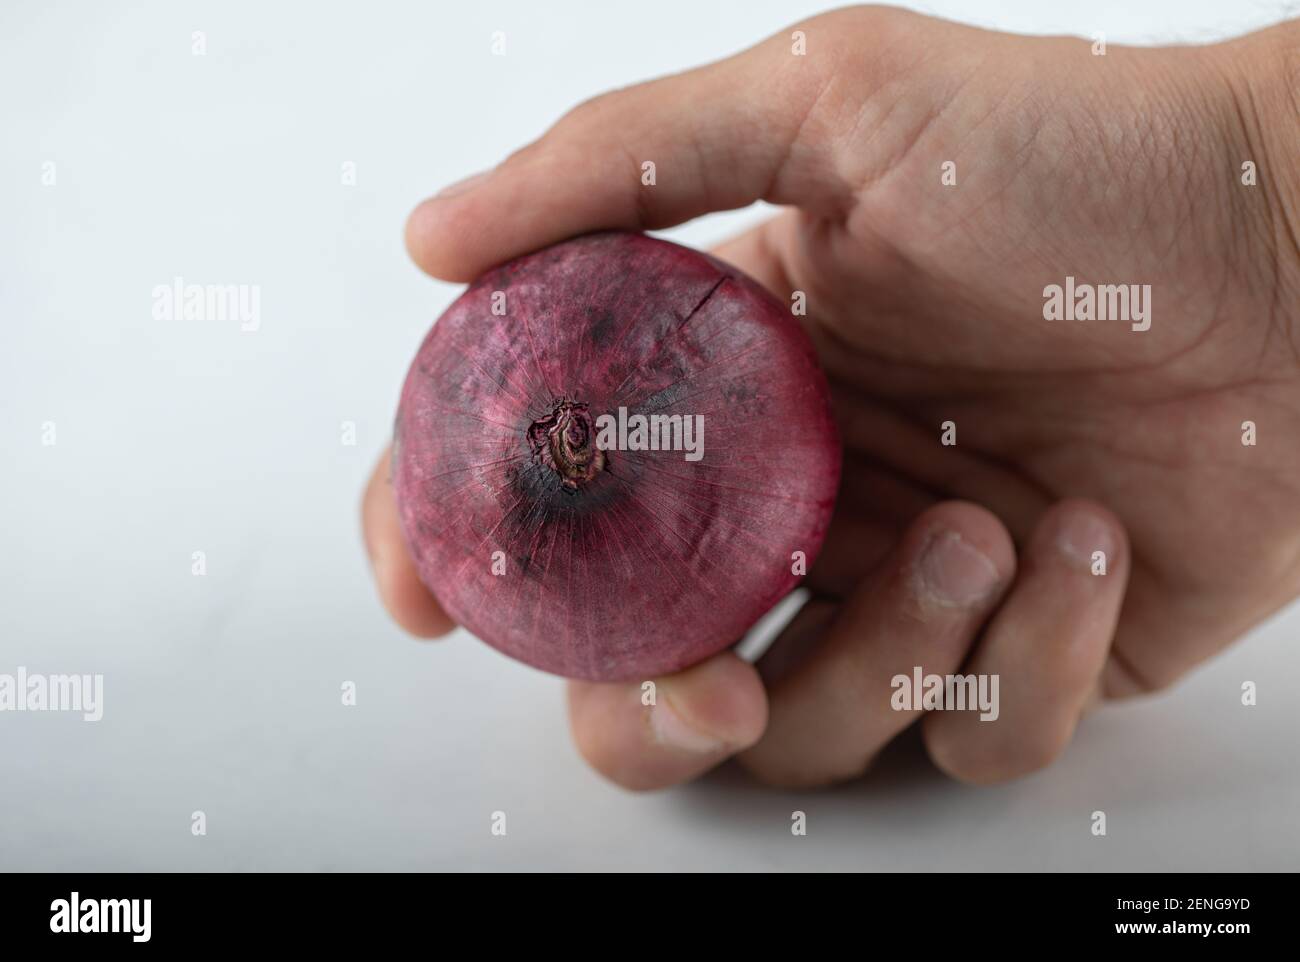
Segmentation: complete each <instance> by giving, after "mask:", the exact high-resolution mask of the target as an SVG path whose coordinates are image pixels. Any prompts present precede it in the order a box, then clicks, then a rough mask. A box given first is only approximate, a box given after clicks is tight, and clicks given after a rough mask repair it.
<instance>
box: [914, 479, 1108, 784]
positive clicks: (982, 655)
mask: <svg viewBox="0 0 1300 962" xmlns="http://www.w3.org/2000/svg"><path fill="white" fill-rule="evenodd" d="M1097 552H1101V555H1098V554H1097ZM1103 560H1104V564H1105V569H1104V570H1105V574H1095V573H1094V571H1100V570H1102V568H1101V563H1102V561H1103ZM1128 572H1129V552H1128V545H1127V541H1126V538H1125V535H1124V528H1123V526H1122V525H1121V523H1120V522H1119V520H1118V519H1117V518H1115V517H1114V515H1112V514H1111V513H1110V512H1108V511H1107V510H1105V509H1104V508H1102V507H1100V506H1099V505H1096V504H1093V503H1092V502H1088V501H1082V500H1068V501H1062V502H1058V503H1057V504H1055V505H1053V506H1052V507H1051V508H1050V509H1049V510H1048V511H1047V513H1046V514H1045V515H1044V516H1043V518H1042V519H1041V520H1040V521H1039V523H1038V525H1037V527H1036V528H1035V529H1034V533H1033V535H1032V537H1031V538H1030V541H1029V543H1028V545H1026V547H1025V550H1024V552H1023V553H1022V556H1021V564H1020V575H1019V577H1018V578H1017V580H1016V583H1015V586H1014V587H1013V588H1012V590H1011V592H1010V593H1009V594H1008V595H1007V598H1006V600H1005V601H1004V602H1003V603H1002V606H1001V608H1000V609H999V610H998V613H997V615H996V616H995V617H994V618H993V620H992V622H991V623H990V624H989V626H988V629H987V630H986V632H985V635H984V638H983V640H982V641H981V642H980V644H979V647H978V649H977V650H976V652H975V656H974V658H973V659H972V660H971V661H970V663H969V664H968V665H967V666H966V668H965V669H964V671H965V673H967V674H974V675H977V676H987V677H988V678H989V679H990V680H991V679H993V678H997V679H998V688H997V692H998V698H997V699H996V702H997V705H996V708H997V717H996V718H995V719H990V720H988V721H981V719H980V713H979V712H975V711H943V712H931V713H930V714H929V715H928V716H927V717H926V719H925V722H924V725H923V733H924V737H925V742H926V746H927V748H928V750H929V752H930V755H931V757H932V758H933V759H934V761H935V763H936V764H937V765H938V766H939V767H940V768H942V769H943V770H944V771H946V772H947V773H948V774H950V775H952V776H954V777H956V778H959V779H961V780H963V781H967V782H975V783H989V782H997V781H1003V780H1005V779H1009V778H1015V777H1017V776H1019V775H1024V774H1026V773H1028V772H1032V771H1035V770H1037V769H1039V768H1042V767H1044V766H1046V765H1047V764H1049V763H1050V762H1052V761H1053V760H1054V759H1055V758H1056V757H1057V755H1059V754H1060V752H1061V750H1062V749H1064V747H1065V746H1066V744H1067V743H1068V742H1069V741H1070V738H1071V737H1072V736H1073V734H1074V729H1075V726H1076V724H1077V723H1078V720H1079V717H1080V715H1081V714H1082V713H1083V711H1084V708H1085V705H1086V704H1087V702H1088V700H1089V697H1090V695H1091V694H1092V692H1093V691H1094V690H1095V689H1096V686H1097V683H1098V679H1099V677H1100V675H1101V671H1102V666H1103V665H1104V663H1105V661H1106V655H1107V652H1108V651H1109V649H1110V644H1111V639H1112V636H1113V635H1114V632H1115V624H1116V622H1117V620H1118V618H1119V611H1120V605H1121V604H1122V602H1123V600H1124V590H1125V585H1126V583H1127V580H1128Z"/></svg>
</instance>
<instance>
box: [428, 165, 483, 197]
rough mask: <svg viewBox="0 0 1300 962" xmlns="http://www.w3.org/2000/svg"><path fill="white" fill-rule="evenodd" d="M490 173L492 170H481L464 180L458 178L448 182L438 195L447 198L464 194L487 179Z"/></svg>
mask: <svg viewBox="0 0 1300 962" xmlns="http://www.w3.org/2000/svg"><path fill="white" fill-rule="evenodd" d="M490 173H492V171H490V170H480V171H479V172H478V173H477V174H473V175H472V176H469V177H466V178H465V179H464V180H458V181H456V182H455V183H454V184H448V185H447V186H446V187H444V188H443V189H442V190H440V191H438V196H439V197H443V198H446V197H455V196H456V195H457V194H464V193H466V192H467V191H470V190H473V189H474V188H475V187H477V186H478V185H479V184H480V183H482V182H483V181H484V180H486V179H487V176H488V174H490Z"/></svg>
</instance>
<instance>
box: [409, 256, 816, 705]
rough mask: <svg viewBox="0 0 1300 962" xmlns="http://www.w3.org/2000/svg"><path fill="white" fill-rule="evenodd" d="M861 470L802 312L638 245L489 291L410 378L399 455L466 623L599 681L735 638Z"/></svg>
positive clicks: (533, 261)
mask: <svg viewBox="0 0 1300 962" xmlns="http://www.w3.org/2000/svg"><path fill="white" fill-rule="evenodd" d="M494 309H495V310H494ZM638 415H639V416H640V418H641V420H640V421H638V419H637V416H638ZM653 415H660V416H664V417H660V418H659V419H657V420H654V419H652V416H653ZM674 415H677V416H680V417H679V418H678V420H677V421H669V420H668V417H671V416H674ZM620 423H621V426H622V428H623V433H622V435H621V436H619V435H617V434H616V428H618V427H619V425H620ZM638 424H639V425H640V428H641V430H640V431H639V433H638V427H637V425H638ZM647 424H650V425H651V427H650V428H647ZM701 426H702V428H703V431H702V433H701V432H700V431H699V428H700V427H701ZM652 438H655V439H657V440H659V441H660V450H644V449H641V448H642V447H644V444H642V442H644V443H645V444H648V443H649V442H650V440H651V439H652ZM620 441H621V442H622V447H621V448H620V447H619V446H617V444H616V442H620ZM701 442H702V443H701ZM674 443H675V444H676V447H677V449H676V450H664V449H663V448H664V447H666V446H671V445H672V444H674ZM638 445H640V447H638ZM633 448H637V449H633ZM839 471H840V449H839V442H838V439H837V436H836V432H835V427H834V424H833V422H832V420H831V413H830V404H829V399H828V393H827V388H826V381H825V378H824V377H823V376H822V373H821V371H820V369H819V368H818V366H817V362H816V359H815V357H814V355H813V351H812V346H811V343H810V341H809V340H808V337H807V335H806V334H805V333H804V331H803V330H802V328H800V326H799V324H798V323H797V322H796V321H795V320H794V318H793V317H792V316H791V314H790V311H789V310H788V309H787V308H785V306H784V305H782V304H781V303H780V302H779V301H777V300H776V299H774V298H773V297H772V296H771V294H769V293H768V292H767V291H765V290H764V289H762V288H761V287H760V286H759V285H758V284H756V283H755V282H754V281H752V280H750V279H749V278H748V277H745V276H744V275H743V274H741V273H740V272H739V271H737V270H736V269H735V268H734V267H731V266H729V265H727V264H724V263H722V262H721V261H718V260H716V259H714V258H712V257H708V256H706V255H703V254H700V253H697V252H695V251H692V250H688V249H686V248H684V247H679V246H678V245H676V244H670V243H668V242H666V241H661V240H656V239H653V238H650V237H646V236H644V235H641V234H628V233H602V234H592V235H588V236H585V237H580V238H577V239H575V240H571V241H567V242H565V243H562V244H557V245H555V246H554V247H549V248H547V249H545V250H542V251H538V252H536V253H534V254H529V255H527V256H525V257H521V258H519V259H518V260H515V261H512V262H510V263H508V264H505V265H503V266H501V267H497V268H493V269H492V270H490V271H488V272H487V273H486V274H484V275H483V276H482V277H480V278H479V279H478V280H476V281H475V282H474V283H473V284H471V285H470V287H469V288H468V289H467V290H466V291H465V293H464V294H463V295H461V297H460V298H459V299H458V300H457V301H456V302H455V303H454V304H452V305H451V307H450V308H448V309H447V312H446V313H445V314H443V315H442V317H441V318H439V319H438V322H437V323H436V324H435V325H434V327H433V330H432V331H430V333H429V335H428V337H426V338H425V341H424V344H423V345H422V346H421V347H420V351H419V353H418V354H417V355H416V358H415V361H414V363H413V364H412V365H411V370H410V373H409V374H408V376H407V379H406V384H405V387H404V388H403V390H402V399H401V406H400V409H399V411H398V415H397V425H396V430H395V438H394V446H393V480H394V486H395V489H396V493H397V501H398V506H399V510H400V513H401V519H402V527H403V530H404V532H405V535H406V539H407V544H408V546H409V548H410V550H411V554H412V556H413V557H414V559H415V562H416V565H417V567H418V569H419V572H420V576H421V578H422V579H423V580H424V583H425V584H426V585H428V586H429V589H430V590H431V591H432V592H433V593H434V595H435V596H436V597H437V599H438V601H439V602H440V603H441V604H442V606H443V608H444V609H445V610H446V611H447V613H448V614H450V615H451V616H452V617H453V618H455V619H456V621H457V622H459V623H460V624H463V625H464V626H465V627H466V628H468V629H469V630H470V631H471V632H473V633H474V634H475V635H477V636H479V637H480V638H482V639H483V640H484V641H486V642H488V643H489V644H490V645H492V646H493V647H495V648H497V649H499V650H500V651H502V652H505V653H506V654H507V655H510V656H512V657H514V658H518V659H519V660H521V661H524V662H527V663H528V664H530V665H534V666H536V667H538V668H542V669H544V670H546V671H550V672H555V673H556V674H561V675H567V676H570V677H574V678H587V679H592V680H599V681H609V680H636V679H645V678H648V677H651V676H654V675H658V674H661V673H665V672H671V671H675V670H677V669H679V668H683V667H685V666H687V665H691V664H693V663H695V662H697V661H700V660H702V659H704V658H707V657H708V656H709V655H711V654H714V653H715V652H717V651H720V650H721V649H723V648H725V647H727V646H728V645H730V644H733V643H734V642H735V641H737V640H738V639H739V637H740V636H741V635H743V634H744V632H745V631H746V630H747V629H748V628H749V627H750V626H751V625H752V624H753V623H754V622H755V621H757V620H758V619H759V618H760V617H761V616H762V615H763V614H764V612H766V611H767V610H768V609H769V608H770V607H771V606H772V605H773V604H775V603H776V602H777V601H779V600H780V599H781V597H782V596H784V595H785V594H786V593H787V592H789V591H790V589H791V588H793V587H794V586H795V584H796V583H797V582H798V580H799V574H796V573H795V572H796V571H797V570H798V571H799V572H800V573H802V569H799V568H798V565H797V562H798V560H799V558H800V555H799V554H798V553H799V552H802V557H803V558H805V559H806V562H807V563H808V564H811V562H812V560H813V558H814V557H815V556H816V554H817V552H818V550H819V549H820V547H821V543H822V539H823V537H824V536H825V533H826V526H827V523H828V522H829V520H830V515H831V510H832V508H833V506H834V501H835V492H836V488H837V486H838V483H839Z"/></svg>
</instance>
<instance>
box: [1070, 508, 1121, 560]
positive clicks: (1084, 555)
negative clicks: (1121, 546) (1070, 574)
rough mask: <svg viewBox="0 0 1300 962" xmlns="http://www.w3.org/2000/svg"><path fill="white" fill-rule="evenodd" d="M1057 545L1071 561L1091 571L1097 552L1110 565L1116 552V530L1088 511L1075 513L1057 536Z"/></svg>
mask: <svg viewBox="0 0 1300 962" xmlns="http://www.w3.org/2000/svg"><path fill="white" fill-rule="evenodd" d="M1056 544H1057V547H1059V548H1060V549H1061V553H1062V554H1064V555H1065V556H1066V557H1067V558H1068V559H1069V560H1070V561H1072V562H1074V563H1075V564H1076V565H1078V566H1080V567H1083V568H1087V569H1089V570H1091V569H1092V566H1093V554H1094V553H1095V552H1097V551H1100V552H1102V553H1103V554H1104V555H1105V556H1106V562H1107V564H1109V563H1110V561H1111V559H1112V558H1113V557H1114V555H1115V550H1116V545H1115V532H1114V529H1113V528H1112V527H1111V526H1110V525H1109V524H1107V523H1106V522H1105V521H1103V520H1102V519H1101V518H1099V517H1097V516H1096V515H1095V514H1092V513H1090V512H1087V511H1079V512H1075V513H1073V514H1071V515H1070V516H1069V517H1068V518H1066V519H1065V521H1064V523H1063V524H1062V525H1061V527H1060V530H1059V531H1058V532H1057V534H1056Z"/></svg>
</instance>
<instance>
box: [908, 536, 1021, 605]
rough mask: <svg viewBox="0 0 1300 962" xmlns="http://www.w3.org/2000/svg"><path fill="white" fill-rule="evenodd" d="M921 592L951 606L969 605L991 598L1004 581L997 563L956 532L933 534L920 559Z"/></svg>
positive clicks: (918, 568) (939, 602) (918, 573)
mask: <svg viewBox="0 0 1300 962" xmlns="http://www.w3.org/2000/svg"><path fill="white" fill-rule="evenodd" d="M916 569H917V575H918V576H919V582H920V583H919V585H918V588H919V593H920V594H921V595H922V596H923V597H926V598H928V599H929V600H931V601H933V602H936V603H937V604H941V605H945V606H948V607H954V608H957V607H962V608H964V607H968V606H970V605H973V604H975V603H976V602H977V601H982V600H984V599H985V598H987V597H988V596H989V595H990V594H991V593H992V592H993V590H994V589H995V588H996V587H997V586H998V583H999V582H1000V581H1001V575H999V574H998V569H997V566H996V565H994V564H993V562H992V561H990V560H989V559H988V556H987V555H985V554H984V553H983V552H982V551H980V550H979V549H978V548H976V547H975V546H974V545H972V544H971V543H970V542H968V541H966V540H964V539H963V538H962V536H961V535H959V534H958V533H957V532H955V531H938V532H935V533H934V534H932V535H931V536H930V539H929V541H928V542H926V545H925V547H924V548H922V550H921V557H920V560H919V561H918V562H917V566H916Z"/></svg>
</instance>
